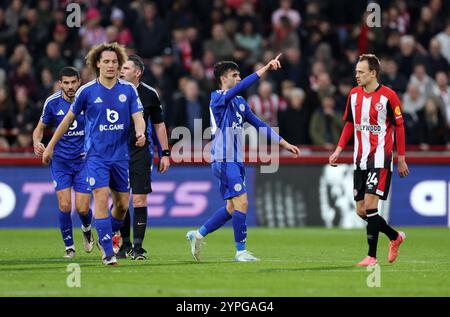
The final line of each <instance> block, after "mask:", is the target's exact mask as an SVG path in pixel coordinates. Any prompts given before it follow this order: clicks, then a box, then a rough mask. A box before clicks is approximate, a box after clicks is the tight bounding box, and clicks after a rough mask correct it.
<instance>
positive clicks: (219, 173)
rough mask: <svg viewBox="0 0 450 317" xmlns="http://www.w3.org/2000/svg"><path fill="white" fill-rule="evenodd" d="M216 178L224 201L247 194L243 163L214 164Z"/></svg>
mask: <svg viewBox="0 0 450 317" xmlns="http://www.w3.org/2000/svg"><path fill="white" fill-rule="evenodd" d="M212 170H213V173H214V176H215V177H217V179H218V180H219V187H220V193H221V194H222V198H223V199H225V200H226V199H230V198H233V197H236V196H239V195H242V194H244V193H246V192H247V189H246V188H245V168H244V164H242V163H235V162H214V163H212Z"/></svg>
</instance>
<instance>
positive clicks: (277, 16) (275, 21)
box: [272, 0, 302, 29]
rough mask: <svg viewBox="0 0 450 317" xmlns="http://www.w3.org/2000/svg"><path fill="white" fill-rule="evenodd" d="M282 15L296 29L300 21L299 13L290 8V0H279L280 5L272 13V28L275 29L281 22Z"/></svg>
mask: <svg viewBox="0 0 450 317" xmlns="http://www.w3.org/2000/svg"><path fill="white" fill-rule="evenodd" d="M283 17H288V19H289V21H290V22H291V25H292V28H294V29H296V28H297V27H298V26H299V25H300V23H301V22H302V18H301V16H300V13H299V12H298V11H297V10H295V9H292V1H291V0H280V7H279V8H278V9H277V10H275V11H274V12H273V14H272V28H274V29H276V28H278V27H280V25H281V24H283V21H282V20H283Z"/></svg>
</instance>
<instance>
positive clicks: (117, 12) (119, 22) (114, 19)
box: [111, 8, 133, 47]
mask: <svg viewBox="0 0 450 317" xmlns="http://www.w3.org/2000/svg"><path fill="white" fill-rule="evenodd" d="M124 19H125V16H124V13H123V11H122V10H121V9H119V8H114V9H113V10H112V13H111V23H112V25H114V26H115V27H116V28H117V30H118V35H117V42H118V43H119V44H121V45H123V46H125V47H128V46H132V45H133V34H131V31H130V29H129V28H128V27H127V26H125V24H124Z"/></svg>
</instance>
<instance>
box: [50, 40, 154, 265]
mask: <svg viewBox="0 0 450 317" xmlns="http://www.w3.org/2000/svg"><path fill="white" fill-rule="evenodd" d="M126 60H127V55H126V53H125V49H124V48H123V47H122V46H120V45H119V44H117V43H111V44H99V45H97V46H95V47H94V48H92V49H91V50H90V51H89V53H88V54H87V56H86V61H87V65H88V66H89V67H90V68H91V70H92V71H93V73H95V74H96V77H97V78H96V79H95V80H92V81H90V82H88V83H86V84H85V85H83V86H81V87H80V89H79V90H78V91H77V93H76V95H75V101H74V103H73V104H72V105H71V107H70V110H69V112H68V113H67V114H66V116H65V118H64V119H63V121H62V122H61V124H60V125H59V126H58V128H57V129H56V131H55V133H54V135H53V137H52V139H51V140H50V142H49V143H48V145H47V148H46V149H45V151H44V153H43V157H42V160H43V162H44V163H45V164H48V163H49V162H50V160H51V158H52V155H53V149H54V147H55V144H56V143H57V142H58V140H59V139H60V138H61V137H62V136H63V134H64V133H65V131H67V129H68V128H69V126H70V125H71V123H72V122H73V120H75V118H76V117H77V116H79V115H80V114H81V112H84V115H85V120H86V127H85V131H86V136H85V151H86V167H87V174H88V175H87V176H88V183H89V185H90V187H91V188H92V193H93V195H94V206H95V227H96V228H97V233H98V237H99V244H98V246H99V248H100V250H101V251H102V261H103V264H105V265H116V264H117V259H116V257H115V255H114V251H113V246H112V236H113V232H117V231H118V230H119V228H120V227H121V225H122V223H123V219H124V218H125V215H126V213H127V212H128V204H129V199H130V183H129V176H128V162H129V159H130V155H129V146H128V140H129V132H130V120H131V119H132V120H133V122H134V126H135V133H136V146H140V147H142V146H144V144H145V134H144V132H145V122H144V119H143V115H142V111H143V107H142V103H141V101H140V100H139V96H138V93H137V91H136V88H135V87H134V86H133V84H131V83H129V82H127V81H124V80H121V79H118V75H119V70H120V69H121V67H122V65H123V64H124V63H125V62H126ZM109 191H111V195H112V200H113V206H114V207H113V208H112V210H111V215H109V213H108V197H109Z"/></svg>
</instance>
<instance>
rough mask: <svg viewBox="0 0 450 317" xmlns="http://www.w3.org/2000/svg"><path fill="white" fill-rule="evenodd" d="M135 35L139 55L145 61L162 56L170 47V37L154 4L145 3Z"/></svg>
mask: <svg viewBox="0 0 450 317" xmlns="http://www.w3.org/2000/svg"><path fill="white" fill-rule="evenodd" d="M133 35H134V40H135V45H136V49H137V54H138V55H139V56H141V57H142V58H144V59H148V58H152V57H155V56H160V55H161V54H162V52H163V50H164V48H165V47H167V46H168V45H169V43H170V39H169V37H170V35H169V33H168V30H167V28H166V26H165V24H164V22H163V21H162V20H161V19H160V17H159V15H158V11H157V7H156V4H155V3H154V2H149V1H146V2H145V3H144V7H143V16H140V18H139V21H138V22H137V23H136V25H135V29H134V31H133ZM149 39H151V41H150V40H149Z"/></svg>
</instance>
